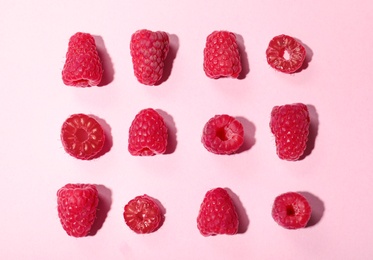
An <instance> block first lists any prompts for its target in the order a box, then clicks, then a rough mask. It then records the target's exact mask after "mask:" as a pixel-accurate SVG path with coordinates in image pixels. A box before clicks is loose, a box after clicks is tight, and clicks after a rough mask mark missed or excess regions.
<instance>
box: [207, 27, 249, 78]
mask: <svg viewBox="0 0 373 260" xmlns="http://www.w3.org/2000/svg"><path fill="white" fill-rule="evenodd" d="M203 54H204V62H203V69H204V71H205V73H206V75H207V76H208V77H209V78H213V79H217V78H220V77H232V78H238V76H239V75H240V73H241V70H242V66H241V60H240V53H239V50H238V45H237V42H236V36H235V34H234V33H232V32H228V31H214V32H213V33H211V34H210V35H209V36H207V40H206V47H205V49H204V52H203Z"/></svg>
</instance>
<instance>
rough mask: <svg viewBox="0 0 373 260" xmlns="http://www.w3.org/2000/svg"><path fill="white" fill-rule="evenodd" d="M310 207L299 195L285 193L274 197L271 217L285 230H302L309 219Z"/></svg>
mask: <svg viewBox="0 0 373 260" xmlns="http://www.w3.org/2000/svg"><path fill="white" fill-rule="evenodd" d="M311 212H312V210H311V206H310V204H309V203H308V201H307V199H306V198H305V197H304V196H302V195H301V194H299V193H296V192H287V193H284V194H281V195H279V196H278V197H276V199H275V201H274V203H273V207H272V217H273V219H274V220H275V221H276V222H277V224H279V225H280V226H282V227H284V228H287V229H298V228H303V227H305V226H306V225H307V223H308V221H309V220H310V218H311Z"/></svg>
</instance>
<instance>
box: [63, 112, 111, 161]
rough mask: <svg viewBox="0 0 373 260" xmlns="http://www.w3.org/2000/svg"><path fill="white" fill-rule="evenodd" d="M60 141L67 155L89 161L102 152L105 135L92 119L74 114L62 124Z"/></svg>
mask: <svg viewBox="0 0 373 260" xmlns="http://www.w3.org/2000/svg"><path fill="white" fill-rule="evenodd" d="M61 141H62V145H63V147H64V149H65V151H66V152H67V153H68V154H70V155H71V156H73V157H75V158H77V159H82V160H89V159H92V158H94V157H95V156H96V155H97V154H98V153H99V152H100V151H101V150H102V148H103V146H104V144H105V133H104V130H103V129H102V127H101V125H100V124H99V123H98V122H97V121H96V120H95V119H94V118H93V117H90V116H87V115H85V114H74V115H71V116H70V117H69V118H67V119H66V120H65V122H64V123H63V124H62V129H61Z"/></svg>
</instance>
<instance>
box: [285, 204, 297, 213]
mask: <svg viewBox="0 0 373 260" xmlns="http://www.w3.org/2000/svg"><path fill="white" fill-rule="evenodd" d="M286 215H288V216H294V215H295V209H294V207H293V206H292V205H288V206H286Z"/></svg>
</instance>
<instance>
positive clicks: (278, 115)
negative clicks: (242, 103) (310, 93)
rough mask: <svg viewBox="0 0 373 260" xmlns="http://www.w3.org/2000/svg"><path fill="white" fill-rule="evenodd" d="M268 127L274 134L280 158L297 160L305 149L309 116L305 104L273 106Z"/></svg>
mask: <svg viewBox="0 0 373 260" xmlns="http://www.w3.org/2000/svg"><path fill="white" fill-rule="evenodd" d="M269 125H270V128H271V131H272V133H273V134H274V136H275V142H276V151H277V155H278V156H279V158H280V159H283V160H288V161H296V160H298V159H299V158H300V157H301V156H302V155H303V153H304V151H305V150H306V145H307V140H308V135H309V126H310V117H309V112H308V108H307V106H306V105H305V104H302V103H295V104H286V105H283V106H275V107H273V109H272V112H271V120H270V123H269Z"/></svg>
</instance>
